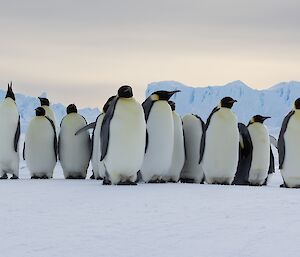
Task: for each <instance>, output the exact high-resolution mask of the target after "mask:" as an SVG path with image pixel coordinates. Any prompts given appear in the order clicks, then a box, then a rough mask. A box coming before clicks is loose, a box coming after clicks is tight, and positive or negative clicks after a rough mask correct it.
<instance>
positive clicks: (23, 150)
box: [23, 142, 25, 161]
mask: <svg viewBox="0 0 300 257" xmlns="http://www.w3.org/2000/svg"><path fill="white" fill-rule="evenodd" d="M23 160H24V161H25V142H24V145H23Z"/></svg>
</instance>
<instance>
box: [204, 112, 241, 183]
mask: <svg viewBox="0 0 300 257" xmlns="http://www.w3.org/2000/svg"><path fill="white" fill-rule="evenodd" d="M238 155H239V131H238V126H237V118H236V116H235V114H234V113H232V112H231V110H230V109H227V108H221V109H220V110H219V111H217V112H216V113H215V114H214V115H213V116H212V118H211V122H210V125H209V127H208V130H207V131H206V143H205V151H204V156H203V169H204V173H205V179H206V181H207V182H208V183H221V184H223V183H225V184H231V183H232V181H233V179H234V176H235V173H236V170H237V165H238Z"/></svg>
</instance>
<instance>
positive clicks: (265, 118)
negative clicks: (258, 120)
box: [263, 116, 271, 121]
mask: <svg viewBox="0 0 300 257" xmlns="http://www.w3.org/2000/svg"><path fill="white" fill-rule="evenodd" d="M270 118H271V117H270V116H266V117H263V120H264V121H265V120H267V119H270Z"/></svg>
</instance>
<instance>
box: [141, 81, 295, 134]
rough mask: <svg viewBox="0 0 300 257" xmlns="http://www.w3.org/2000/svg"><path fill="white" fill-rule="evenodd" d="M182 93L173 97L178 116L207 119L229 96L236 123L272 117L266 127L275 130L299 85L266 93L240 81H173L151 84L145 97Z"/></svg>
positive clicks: (292, 83) (280, 86)
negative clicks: (207, 83) (211, 83)
mask: <svg viewBox="0 0 300 257" xmlns="http://www.w3.org/2000/svg"><path fill="white" fill-rule="evenodd" d="M175 89H179V90H181V93H177V94H176V95H175V96H173V100H174V101H175V102H176V106H177V107H176V109H177V112H178V113H179V114H180V115H184V114H186V113H195V114H198V115H199V116H200V117H202V118H203V119H204V121H205V120H206V119H207V117H208V115H209V114H210V112H211V110H212V109H213V108H214V107H215V106H216V105H218V103H219V101H220V99H221V98H222V97H224V96H231V97H233V98H234V99H236V100H237V101H238V102H237V103H236V104H235V105H234V107H233V111H234V112H235V113H236V114H237V116H238V119H239V121H241V122H244V123H248V121H249V119H250V118H251V117H252V116H253V115H256V114H261V115H267V116H271V117H272V118H271V119H269V120H267V122H266V125H267V126H269V127H271V128H274V129H276V130H278V128H280V127H281V123H282V120H283V118H284V116H285V115H286V114H287V113H288V112H289V111H290V110H291V108H292V107H293V103H294V101H295V100H296V99H297V98H298V97H300V82H297V81H290V82H282V83H279V84H277V85H275V86H273V87H271V88H269V89H264V90H257V89H252V88H250V87H248V86H247V85H246V84H245V83H243V82H242V81H239V80H238V81H234V82H231V83H228V84H226V85H224V86H208V87H189V86H186V85H183V84H181V83H179V82H175V81H162V82H154V83H151V84H149V85H148V88H147V90H146V96H149V95H150V94H151V93H152V92H154V91H156V90H175Z"/></svg>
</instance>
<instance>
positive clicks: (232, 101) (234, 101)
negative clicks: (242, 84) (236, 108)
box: [229, 99, 237, 104]
mask: <svg viewBox="0 0 300 257" xmlns="http://www.w3.org/2000/svg"><path fill="white" fill-rule="evenodd" d="M236 102H237V100H234V99H233V100H231V101H230V102H229V103H231V104H233V103H236Z"/></svg>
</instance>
